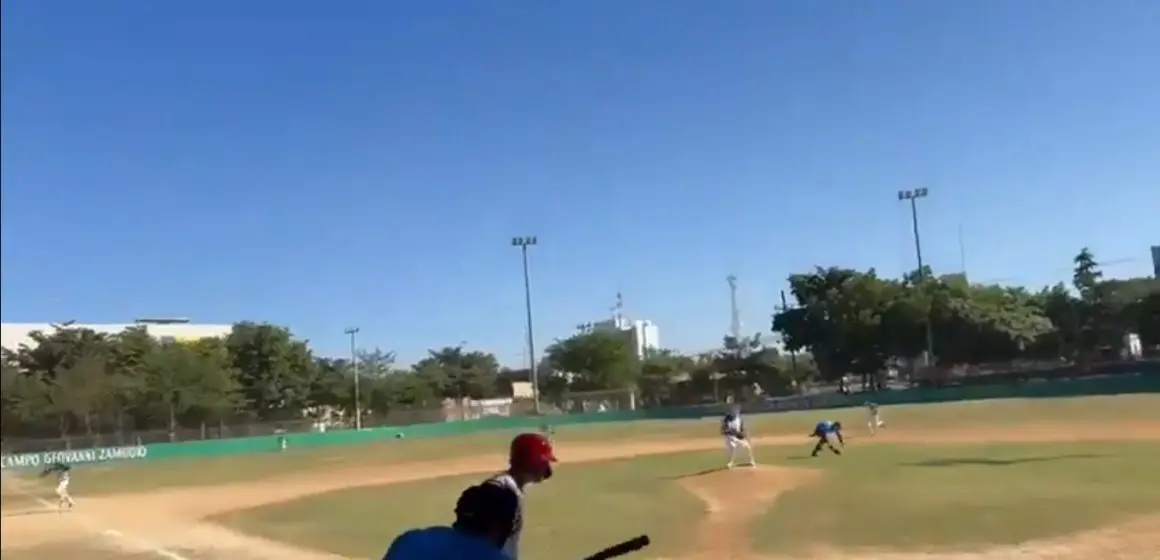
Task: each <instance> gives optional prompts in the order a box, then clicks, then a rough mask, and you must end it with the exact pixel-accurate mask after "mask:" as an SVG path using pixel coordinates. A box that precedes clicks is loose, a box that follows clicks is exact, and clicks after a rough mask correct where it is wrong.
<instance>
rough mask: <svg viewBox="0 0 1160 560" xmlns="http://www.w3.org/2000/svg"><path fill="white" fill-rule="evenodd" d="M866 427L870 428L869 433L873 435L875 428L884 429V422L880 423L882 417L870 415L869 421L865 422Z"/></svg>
mask: <svg viewBox="0 0 1160 560" xmlns="http://www.w3.org/2000/svg"><path fill="white" fill-rule="evenodd" d="M866 427H868V428H870V433H874V429H875V428H884V427H886V422H883V421H882V417H881V416H879V415H877V414H871V415H870V420H869V421H867V422H866Z"/></svg>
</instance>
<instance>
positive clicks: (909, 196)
mask: <svg viewBox="0 0 1160 560" xmlns="http://www.w3.org/2000/svg"><path fill="white" fill-rule="evenodd" d="M927 196H930V191H929V190H927V189H926V188H925V187H923V188H919V189H913V190H902V191H898V200H900V201H909V202H910V223H911V226H913V228H914V255H915V257H917V258H918V282H919V283H920V284H921V283H923V282H925V281H926V280H929V278H927V277H926V269H925V268H924V267H923V265H922V237H921V235H920V234H919V232H918V199H920V198H926V197H927ZM925 361H926V365H927V366H930V365H931V363H933V361H934V328H933V327H932V325H931V316H930V313H929V312H928V313H927V315H926V360H925Z"/></svg>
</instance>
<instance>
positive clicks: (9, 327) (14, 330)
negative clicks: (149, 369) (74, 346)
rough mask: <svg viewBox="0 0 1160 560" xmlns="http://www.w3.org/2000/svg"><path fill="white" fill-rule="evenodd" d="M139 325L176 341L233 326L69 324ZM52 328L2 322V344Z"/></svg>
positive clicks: (14, 345)
mask: <svg viewBox="0 0 1160 560" xmlns="http://www.w3.org/2000/svg"><path fill="white" fill-rule="evenodd" d="M138 326H142V327H145V331H146V332H148V333H149V334H151V335H153V336H155V337H157V338H161V339H166V338H172V339H173V340H176V341H190V340H198V339H202V338H213V337H219V336H225V335H227V334H229V333H230V329H232V328H233V326H232V325H198V324H183V325H137V324H132V323H128V324H100V325H80V324H73V325H69V328H74V329H91V330H93V331H96V332H99V333H105V334H116V333H119V332H121V331H124V330H125V329H127V328H130V327H138ZM52 330H53V327H52V324H50V323H3V324H0V346H2V347H4V348H7V349H9V350H16V349H18V348H19V347H20V345H21V344H30V343H31V342H32V339H30V338H29V337H28V335H29V333H31V332H33V331H41V332H44V333H49V332H52Z"/></svg>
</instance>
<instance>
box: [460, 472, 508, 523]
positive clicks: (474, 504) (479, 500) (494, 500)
mask: <svg viewBox="0 0 1160 560" xmlns="http://www.w3.org/2000/svg"><path fill="white" fill-rule="evenodd" d="M519 507H520V503H519V497H518V496H516V494H515V492H512V491H511V490H509V489H507V488H504V487H503V486H501V485H499V484H492V483H487V482H485V483H483V484H479V485H476V486H472V487H470V488H468V489H467V490H464V491H463V493H462V494H460V495H459V501H457V502H456V503H455V520H456V521H457V522H460V523H466V524H470V525H476V526H481V525H487V524H490V523H501V524H505V525H510V524H512V523H514V522H515V519H516V514H517V512H518V511H519Z"/></svg>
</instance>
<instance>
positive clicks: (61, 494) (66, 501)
mask: <svg viewBox="0 0 1160 560" xmlns="http://www.w3.org/2000/svg"><path fill="white" fill-rule="evenodd" d="M71 471H72V467H70V466H68V465H66V464H64V463H61V462H56V463H50V464H49V465H48V466H46V467H44V471H42V472H41V473H40V476H42V477H44V476H48V475H50V474H53V473H56V496H57V500H58V501H57V506H56V507H57V510H58V511H64V510H65V509H72V508H73V505H75V504H74V503H73V499H72V496H71V495H69V493H68V485H69V481H70V480H71V478H72V477H71Z"/></svg>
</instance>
